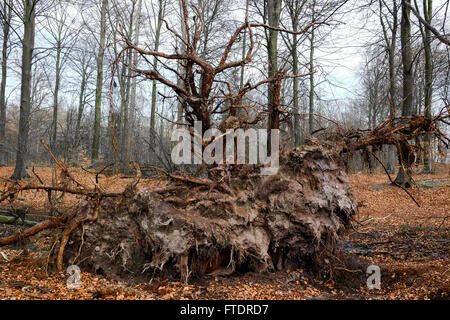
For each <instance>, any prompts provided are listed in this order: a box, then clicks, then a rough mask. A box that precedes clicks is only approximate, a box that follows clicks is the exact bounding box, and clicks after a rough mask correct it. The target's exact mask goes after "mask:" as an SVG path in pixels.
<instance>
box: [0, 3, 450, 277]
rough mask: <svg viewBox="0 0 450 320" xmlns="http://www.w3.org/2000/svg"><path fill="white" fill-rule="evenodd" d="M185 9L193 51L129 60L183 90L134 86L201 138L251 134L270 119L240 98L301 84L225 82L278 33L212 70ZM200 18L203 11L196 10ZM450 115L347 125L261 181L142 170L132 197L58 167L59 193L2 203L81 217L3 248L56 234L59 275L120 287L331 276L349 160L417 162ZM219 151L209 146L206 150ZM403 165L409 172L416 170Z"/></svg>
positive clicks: (225, 169) (236, 172)
mask: <svg viewBox="0 0 450 320" xmlns="http://www.w3.org/2000/svg"><path fill="white" fill-rule="evenodd" d="M182 7H183V15H184V23H185V28H186V37H182V36H181V35H179V34H178V33H177V32H176V31H175V30H173V29H172V28H171V27H170V26H169V24H168V23H167V22H166V28H167V29H168V30H169V31H170V32H172V33H173V34H174V35H175V37H177V38H178V39H179V41H181V42H182V43H183V44H184V47H185V51H184V52H178V51H176V52H175V53H173V54H166V53H162V52H155V51H148V50H144V49H142V48H139V47H137V46H136V45H134V44H133V43H132V42H131V41H130V40H129V39H126V38H124V39H123V41H124V43H125V44H126V46H125V48H124V50H123V52H125V51H126V50H133V51H136V52H138V53H139V54H140V56H141V60H143V61H149V60H150V59H148V57H156V58H157V59H158V60H159V62H160V64H161V65H163V66H165V68H166V70H168V71H171V72H172V73H174V74H175V75H176V76H177V77H178V78H180V79H181V80H182V82H183V83H184V85H183V86H180V85H179V84H178V83H179V82H174V81H170V80H169V79H168V78H166V77H165V76H164V75H162V74H161V73H159V72H157V71H156V70H154V69H148V70H146V69H143V68H138V67H136V66H129V67H130V68H132V71H133V72H134V73H135V75H136V76H144V77H145V78H147V79H150V80H153V79H156V80H157V81H159V82H161V83H163V84H165V85H166V86H168V87H170V88H171V89H172V90H173V91H174V92H175V93H176V94H177V96H178V98H179V100H180V103H181V104H182V107H183V111H184V115H185V120H186V121H187V124H190V125H193V123H194V121H201V122H202V127H203V130H207V129H209V128H212V127H214V126H215V123H214V119H213V115H214V114H215V113H228V114H229V116H228V117H227V118H226V119H225V120H224V121H222V123H220V124H219V125H218V127H219V128H221V129H222V130H226V129H237V128H248V127H249V126H250V125H252V124H256V123H260V122H262V121H263V120H264V115H265V114H267V113H270V112H271V111H272V110H257V109H255V108H254V107H252V106H247V105H244V104H243V103H242V98H243V96H244V95H245V94H246V93H247V92H249V91H251V90H253V89H255V88H257V87H258V86H261V85H263V84H267V83H270V82H272V83H275V85H274V88H277V87H279V83H281V81H282V79H283V78H286V77H293V76H298V75H292V76H287V75H285V74H284V73H283V72H279V73H278V74H277V76H276V77H275V78H271V79H266V80H263V81H261V82H259V83H257V84H254V85H251V84H248V85H246V86H244V87H243V88H240V89H238V91H237V92H233V90H232V85H231V84H230V83H229V82H226V81H225V80H224V79H219V76H220V75H221V74H222V73H224V72H225V71H226V70H228V69H232V68H234V67H238V66H242V65H246V64H248V63H250V62H251V59H252V56H253V54H254V48H255V44H254V37H253V29H254V28H256V27H264V28H271V27H270V26H266V25H252V24H250V23H249V22H245V23H244V24H243V25H242V26H241V27H239V28H238V29H237V30H236V31H235V32H234V34H233V35H232V36H231V38H230V40H229V42H228V44H227V45H226V46H225V49H224V53H223V55H222V57H221V59H220V60H219V62H218V64H217V66H214V65H213V64H212V63H210V62H208V61H206V60H204V59H202V58H200V57H198V55H197V53H196V52H197V50H196V49H197V45H198V42H199V38H200V35H201V32H202V28H203V22H202V21H201V19H200V18H197V19H194V20H193V25H190V23H189V19H188V13H187V6H186V4H185V2H184V1H182ZM192 8H193V10H194V12H195V6H193V7H192ZM199 16H200V15H199ZM192 28H193V29H192ZM278 31H284V32H289V31H287V30H281V29H278ZM242 32H248V34H249V39H250V44H249V47H248V50H247V54H246V56H245V58H244V59H243V60H239V61H232V62H230V61H228V60H229V54H230V51H231V48H232V47H233V45H235V44H236V43H237V42H238V41H239V35H240V34H241V33H242ZM171 60H175V61H177V62H179V63H180V64H181V65H182V66H183V68H180V69H179V70H183V71H182V72H180V71H179V70H176V69H174V68H173V67H172V66H171V65H169V64H168V63H166V62H167V61H171ZM275 94H276V95H278V97H277V96H275V99H274V101H275V104H274V106H270V108H276V111H277V112H274V113H273V114H277V116H279V115H283V114H284V115H286V116H288V115H289V112H287V111H285V110H284V109H283V108H282V107H281V106H280V105H279V104H278V103H277V101H279V99H278V98H279V90H276V92H275ZM236 109H239V110H241V111H240V112H239V114H240V116H236V113H235V112H231V111H232V110H236ZM449 109H450V108H449V106H447V107H445V108H444V109H442V110H441V112H440V113H439V114H438V115H436V116H433V117H425V116H423V115H416V116H412V117H394V116H392V117H390V118H389V119H387V120H386V121H384V122H383V123H381V124H380V125H379V126H378V127H376V128H375V129H374V130H372V131H371V132H367V131H362V130H344V129H342V128H340V127H339V126H338V127H337V128H336V130H333V131H326V132H324V133H323V134H322V139H320V140H319V139H317V138H310V139H309V140H308V141H307V142H306V144H304V145H302V146H299V147H297V148H294V149H291V150H281V151H280V164H279V168H278V170H277V172H276V173H275V174H273V175H269V176H263V175H261V174H260V168H261V167H262V166H264V164H260V165H238V164H215V165H207V166H202V167H201V168H202V169H203V171H204V172H203V174H202V175H197V176H188V175H182V174H176V173H169V172H165V175H166V177H167V180H168V181H169V182H168V183H167V185H165V186H150V185H146V184H145V183H140V184H139V181H140V178H141V174H140V168H139V166H138V165H137V164H136V163H133V166H134V168H135V170H136V178H135V179H134V180H133V181H132V182H131V183H130V184H128V185H127V186H126V187H125V189H124V191H123V192H111V191H108V190H107V188H106V187H105V186H102V185H101V184H100V182H99V179H98V174H99V173H97V174H96V176H95V179H93V178H92V179H91V181H92V184H93V185H92V186H88V185H85V184H82V183H81V182H80V181H77V179H76V178H75V177H74V176H73V175H72V174H71V173H70V170H69V168H68V167H67V166H66V165H65V164H64V163H62V162H60V161H58V159H56V158H54V159H53V160H54V161H55V163H56V165H57V167H58V168H59V169H60V170H61V173H62V175H61V179H60V181H59V183H53V184H51V185H50V184H46V183H45V182H44V181H42V180H41V179H40V178H39V177H38V176H37V175H36V177H37V180H35V181H32V182H12V181H11V182H10V184H8V188H7V189H6V190H5V191H4V192H2V193H1V194H0V202H3V201H5V200H7V199H13V198H14V197H15V196H16V195H17V194H18V193H20V192H22V191H26V190H38V191H40V192H47V193H48V195H49V200H51V199H52V194H54V193H55V192H59V193H60V197H59V198H60V199H61V198H62V197H63V195H64V194H68V193H69V194H76V195H79V196H81V197H83V199H82V200H81V201H80V202H79V204H78V205H77V206H76V208H74V209H73V210H69V211H65V212H62V213H59V214H57V215H55V216H54V217H51V218H49V219H47V220H45V221H43V222H40V223H38V224H36V225H33V226H32V227H30V228H28V229H25V230H24V231H22V232H20V233H19V232H18V233H15V234H13V235H10V236H8V237H5V238H2V239H0V246H1V245H8V244H11V243H14V242H16V241H19V240H20V239H23V238H26V237H30V236H33V235H36V234H37V233H39V232H41V231H44V230H48V229H56V230H58V229H59V230H62V231H61V232H60V233H59V235H58V237H57V238H56V241H55V243H54V244H53V245H52V247H51V248H52V249H51V251H52V252H50V254H49V256H51V259H50V260H49V261H50V262H52V263H54V264H55V265H56V267H57V269H58V270H60V271H61V270H63V268H64V266H65V265H68V264H80V266H82V267H84V268H86V269H88V270H91V271H95V272H98V273H103V274H106V275H118V276H123V277H125V276H127V275H136V274H142V273H144V274H147V275H149V276H153V275H155V274H158V275H161V276H167V277H173V276H176V277H181V278H182V279H183V280H187V279H188V277H189V276H190V275H201V274H211V273H212V274H229V273H232V272H234V271H239V270H240V271H248V270H252V271H257V272H261V271H267V270H280V269H284V268H291V269H292V268H298V267H302V266H303V267H308V266H322V267H327V268H330V269H332V267H333V264H334V263H335V262H336V261H337V260H334V259H333V257H334V256H335V254H336V250H337V241H338V239H339V234H340V233H341V232H343V231H344V230H345V229H346V228H347V227H348V226H349V225H350V222H351V220H352V217H353V216H354V214H355V213H356V211H357V203H356V201H355V200H354V197H353V195H352V192H351V190H350V186H349V180H348V177H347V175H346V172H345V165H344V162H345V161H344V159H345V157H346V155H348V154H349V153H351V152H354V151H358V150H366V149H367V148H368V147H370V146H379V145H383V144H390V145H394V146H396V147H397V148H406V149H407V150H408V155H409V154H413V153H414V151H415V149H414V147H413V146H412V145H410V144H409V143H408V141H409V140H411V139H413V138H414V137H416V136H418V135H420V134H423V133H424V132H426V133H429V134H435V135H436V136H437V137H438V138H439V139H441V141H443V142H444V143H445V144H446V145H448V142H449V141H448V139H447V138H446V137H445V135H444V134H443V133H442V132H441V131H440V129H439V124H440V123H441V122H443V123H446V124H448V119H449V111H450V110H449ZM278 120H279V119H277V121H275V123H279V121H278ZM271 123H274V122H273V121H272V122H271ZM268 129H271V128H268ZM213 142H214V141H211V140H207V141H206V140H203V141H202V147H203V148H205V147H206V146H207V145H208V144H210V143H213ZM47 149H48V148H47ZM48 151H49V153H50V154H51V151H50V150H49V149H48ZM368 152H370V151H368ZM51 155H52V154H51ZM372 155H373V156H374V157H376V155H375V154H372ZM376 159H378V158H376ZM401 161H402V162H401V164H402V166H404V168H405V170H408V165H409V164H410V162H409V160H408V161H405V159H401ZM391 181H392V179H391ZM393 183H394V184H395V181H393ZM405 191H407V190H406V189H405Z"/></svg>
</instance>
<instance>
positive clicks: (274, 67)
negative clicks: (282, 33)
mask: <svg viewBox="0 0 450 320" xmlns="http://www.w3.org/2000/svg"><path fill="white" fill-rule="evenodd" d="M266 5H267V16H268V22H269V25H270V26H272V27H275V28H278V27H279V26H280V15H281V1H277V0H266ZM268 33H269V37H268V39H267V55H268V59H269V63H268V77H269V78H271V79H274V80H273V81H271V82H269V84H268V86H267V87H268V91H267V100H268V101H267V102H268V103H267V104H268V109H269V118H268V123H267V129H268V135H267V147H268V150H269V151H270V150H271V140H272V139H271V129H279V127H280V112H279V98H280V90H281V80H280V81H278V80H275V78H277V77H278V31H276V30H272V29H270V30H269V31H268Z"/></svg>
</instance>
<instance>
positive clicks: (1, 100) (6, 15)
mask: <svg viewBox="0 0 450 320" xmlns="http://www.w3.org/2000/svg"><path fill="white" fill-rule="evenodd" d="M2 18H3V46H2V79H1V84H0V166H2V165H5V164H6V155H7V151H6V145H5V141H6V76H7V71H8V69H7V62H8V50H9V48H8V42H9V33H10V23H11V18H12V9H11V7H10V6H9V5H8V3H7V1H5V2H4V4H3V17H2Z"/></svg>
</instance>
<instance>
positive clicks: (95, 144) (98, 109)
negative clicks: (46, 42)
mask: <svg viewBox="0 0 450 320" xmlns="http://www.w3.org/2000/svg"><path fill="white" fill-rule="evenodd" d="M107 11H108V0H102V3H101V8H100V41H99V46H98V53H97V85H96V91H95V117H94V134H93V141H92V154H91V159H92V160H95V159H97V158H98V155H99V150H100V122H101V115H102V91H103V57H104V54H105V47H106V13H107Z"/></svg>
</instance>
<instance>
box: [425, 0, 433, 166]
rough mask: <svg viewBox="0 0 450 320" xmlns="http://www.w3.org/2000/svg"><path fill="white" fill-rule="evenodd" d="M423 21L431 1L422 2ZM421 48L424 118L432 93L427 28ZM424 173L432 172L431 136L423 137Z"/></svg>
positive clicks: (429, 14) (427, 17)
mask: <svg viewBox="0 0 450 320" xmlns="http://www.w3.org/2000/svg"><path fill="white" fill-rule="evenodd" d="M423 11H424V16H425V20H426V22H427V23H428V24H431V17H432V15H433V1H432V0H423ZM423 35H424V39H423V46H424V52H425V106H424V107H425V116H427V117H431V103H432V94H433V93H432V92H433V57H432V53H431V32H430V30H429V29H428V28H425V30H424V31H423ZM424 149H425V150H424V159H423V160H424V173H431V172H432V154H431V135H430V134H425V136H424Z"/></svg>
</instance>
